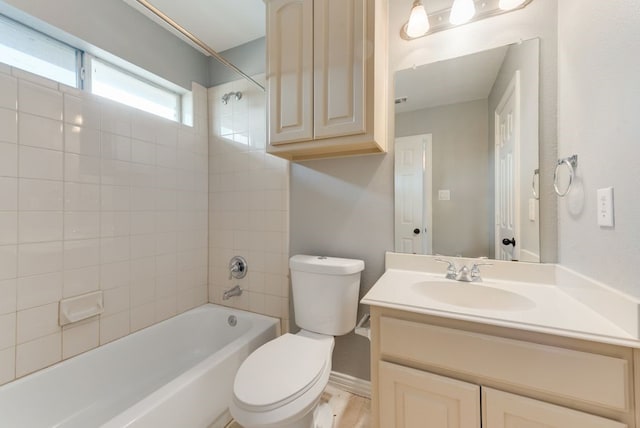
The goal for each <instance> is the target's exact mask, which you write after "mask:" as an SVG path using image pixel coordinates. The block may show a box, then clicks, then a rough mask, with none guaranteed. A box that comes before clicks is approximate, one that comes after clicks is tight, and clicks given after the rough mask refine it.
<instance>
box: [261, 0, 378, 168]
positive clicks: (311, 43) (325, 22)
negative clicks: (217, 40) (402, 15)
mask: <svg viewBox="0 0 640 428" xmlns="http://www.w3.org/2000/svg"><path fill="white" fill-rule="evenodd" d="M387 75H388V64H387V0H267V98H268V128H269V132H268V137H269V144H268V147H267V151H268V152H269V153H271V154H273V155H276V156H280V157H283V158H286V159H290V160H294V161H295V160H305V159H315V158H323V157H338V156H348V155H356V154H367V153H382V152H386V150H387V138H388V135H387V132H388V131H387V130H388V127H387V122H388V117H387V113H388V105H387V104H388V97H387V93H388V78H387Z"/></svg>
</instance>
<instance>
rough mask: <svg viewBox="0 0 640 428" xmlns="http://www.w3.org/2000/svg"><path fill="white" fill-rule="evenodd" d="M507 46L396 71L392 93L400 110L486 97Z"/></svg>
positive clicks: (412, 109) (399, 111)
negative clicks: (398, 101)
mask: <svg viewBox="0 0 640 428" xmlns="http://www.w3.org/2000/svg"><path fill="white" fill-rule="evenodd" d="M507 49H508V46H504V47H500V48H496V49H491V50H488V51H484V52H479V53H476V54H472V55H466V56H462V57H458V58H454V59H450V60H446V61H440V62H435V63H431V64H425V65H422V66H420V67H415V68H410V69H406V70H401V71H398V72H397V73H396V75H395V97H396V99H398V98H403V97H406V98H407V101H406V102H405V103H402V104H396V112H397V113H403V112H407V111H414V110H419V109H423V108H430V107H436V106H440V105H447V104H456V103H461V102H466V101H473V100H480V99H485V98H487V97H488V96H489V93H490V92H491V88H492V87H493V83H494V82H495V80H496V76H497V75H498V71H499V70H500V66H501V65H502V62H503V61H504V56H505V54H506V52H507Z"/></svg>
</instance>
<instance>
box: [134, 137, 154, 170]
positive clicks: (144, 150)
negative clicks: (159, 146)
mask: <svg viewBox="0 0 640 428" xmlns="http://www.w3.org/2000/svg"><path fill="white" fill-rule="evenodd" d="M131 161H132V162H137V163H142V164H145V165H155V163H156V145H155V144H154V143H149V142H146V141H141V140H132V142H131Z"/></svg>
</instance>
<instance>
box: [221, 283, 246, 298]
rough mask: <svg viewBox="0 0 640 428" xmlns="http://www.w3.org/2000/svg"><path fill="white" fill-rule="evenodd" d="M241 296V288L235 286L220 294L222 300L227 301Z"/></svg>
mask: <svg viewBox="0 0 640 428" xmlns="http://www.w3.org/2000/svg"><path fill="white" fill-rule="evenodd" d="M241 295H242V288H240V285H236V286H235V287H233V288H230V289H228V290H227V291H225V292H224V293H223V294H222V300H229V299H230V298H232V297H235V296H241Z"/></svg>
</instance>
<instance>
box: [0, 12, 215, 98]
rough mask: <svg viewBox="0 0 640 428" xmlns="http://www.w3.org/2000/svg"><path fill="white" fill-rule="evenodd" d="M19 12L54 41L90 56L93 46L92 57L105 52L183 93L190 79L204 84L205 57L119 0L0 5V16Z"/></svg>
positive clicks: (206, 79) (18, 15)
mask: <svg viewBox="0 0 640 428" xmlns="http://www.w3.org/2000/svg"><path fill="white" fill-rule="evenodd" d="M20 11H23V12H25V13H26V14H29V15H31V16H32V17H34V18H36V19H37V20H38V21H39V22H38V21H37V23H38V24H39V25H38V27H39V28H42V27H41V25H42V24H43V23H44V24H45V25H47V24H48V26H49V28H47V32H50V33H51V34H52V35H53V36H54V37H56V38H59V39H61V40H63V41H66V42H67V43H69V44H71V45H74V46H77V47H79V48H81V49H84V50H87V51H89V52H91V51H92V50H93V49H92V46H93V47H95V48H98V50H97V52H92V53H95V54H96V55H98V54H100V50H102V51H105V52H107V53H109V54H112V55H115V56H117V57H120V58H122V59H123V60H125V61H127V62H129V63H131V64H134V65H136V66H138V67H141V68H142V69H144V70H148V71H150V72H151V73H154V74H157V75H158V76H160V77H162V78H164V79H166V80H168V81H170V82H173V83H175V84H176V85H178V86H181V87H183V88H186V89H188V90H191V82H192V81H193V82H197V83H199V84H201V85H203V86H209V74H208V70H209V59H208V58H207V57H206V56H205V55H203V54H201V53H200V52H198V51H197V50H195V49H194V48H192V47H191V46H189V45H187V44H186V43H184V42H183V41H182V40H180V39H179V38H177V37H175V36H173V35H172V34H170V33H169V32H168V31H166V30H164V29H163V28H161V27H160V26H159V25H158V24H156V23H154V22H152V21H151V20H149V19H148V18H146V17H145V16H143V15H142V14H141V13H140V12H138V11H136V10H134V9H133V8H131V7H130V6H128V5H127V4H126V3H125V2H124V1H122V0H81V1H78V0H55V1H48V0H46V1H33V0H5V3H2V2H0V12H1V13H5V14H7V15H9V16H12V17H14V19H18V20H20V21H22V22H26V21H28V18H29V17H27V16H25V14H24V13H21V12H20ZM26 23H27V24H29V22H26ZM31 25H33V24H31ZM51 27H56V28H57V29H58V30H56V28H51ZM49 30H50V31H49ZM65 33H66V34H65ZM82 41H84V42H85V43H83V42H82ZM89 45H91V46H89ZM105 59H107V60H111V58H105Z"/></svg>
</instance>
